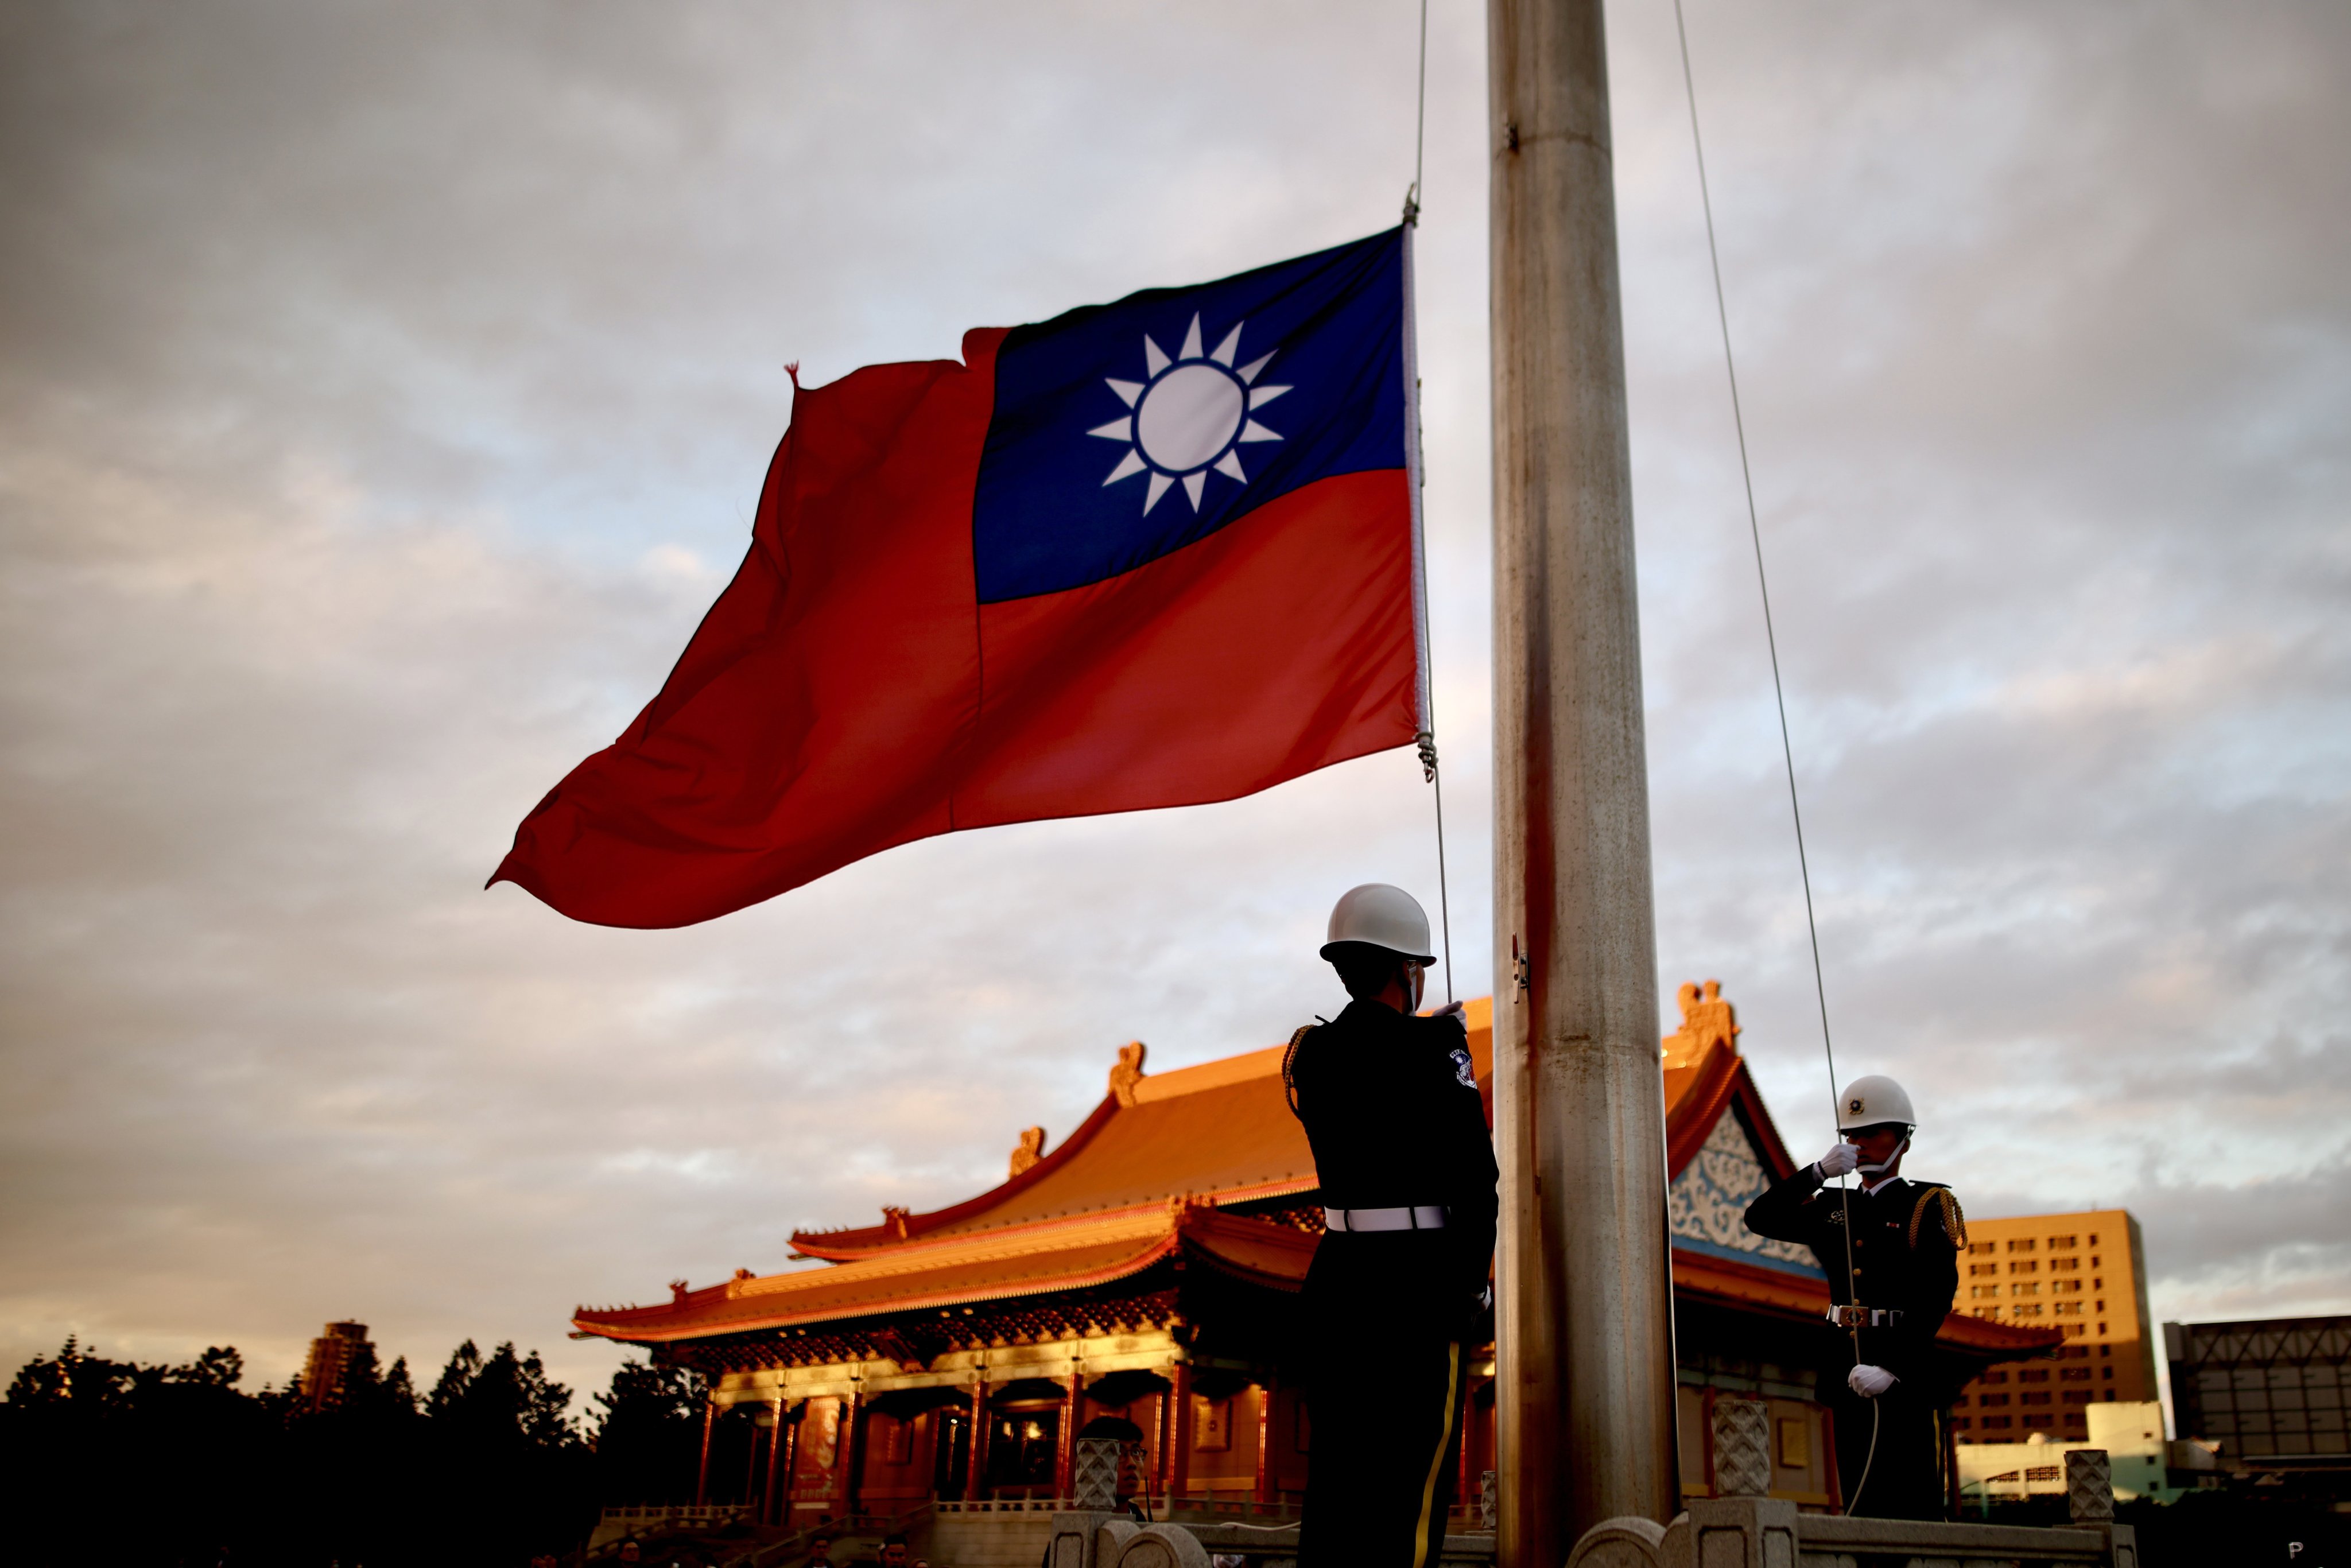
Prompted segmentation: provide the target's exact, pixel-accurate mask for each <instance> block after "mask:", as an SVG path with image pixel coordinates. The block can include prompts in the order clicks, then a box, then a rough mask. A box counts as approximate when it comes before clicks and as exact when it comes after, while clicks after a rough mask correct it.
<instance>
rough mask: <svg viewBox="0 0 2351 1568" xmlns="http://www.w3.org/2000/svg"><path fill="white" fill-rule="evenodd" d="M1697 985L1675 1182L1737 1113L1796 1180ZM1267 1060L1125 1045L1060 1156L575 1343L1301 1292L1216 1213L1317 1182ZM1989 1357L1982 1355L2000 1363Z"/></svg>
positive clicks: (1765, 1274)
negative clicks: (1152, 1061)
mask: <svg viewBox="0 0 2351 1568" xmlns="http://www.w3.org/2000/svg"><path fill="white" fill-rule="evenodd" d="M1681 1010H1682V1027H1681V1029H1680V1030H1677V1032H1676V1033H1674V1034H1672V1035H1669V1036H1667V1038H1666V1040H1665V1043H1664V1050H1663V1053H1662V1054H1663V1063H1662V1065H1663V1069H1664V1073H1665V1092H1666V1142H1667V1160H1668V1175H1669V1176H1678V1175H1680V1174H1681V1171H1682V1169H1683V1167H1684V1166H1687V1164H1688V1163H1689V1162H1690V1160H1691V1159H1692V1158H1693V1157H1694V1156H1695V1155H1697V1153H1698V1148H1699V1146H1700V1145H1703V1144H1704V1143H1705V1142H1706V1140H1707V1137H1708V1134H1710V1133H1711V1132H1712V1131H1713V1130H1714V1127H1715V1124H1716V1123H1717V1122H1718V1121H1719V1119H1720V1117H1721V1116H1722V1113H1723V1112H1724V1110H1725V1109H1726V1108H1727V1107H1728V1106H1729V1105H1730V1104H1731V1103H1734V1102H1736V1103H1738V1104H1739V1106H1740V1111H1741V1113H1742V1120H1743V1121H1744V1122H1745V1124H1747V1126H1748V1127H1749V1128H1750V1130H1751V1131H1752V1132H1753V1134H1754V1136H1755V1140H1756V1142H1757V1143H1758V1144H1759V1145H1761V1154H1762V1155H1763V1156H1764V1158H1765V1160H1766V1162H1767V1163H1768V1164H1769V1166H1771V1175H1772V1176H1774V1177H1780V1176H1787V1175H1789V1174H1790V1173H1792V1171H1793V1170H1794V1169H1795V1168H1796V1166H1795V1161H1794V1160H1793V1159H1792V1158H1791V1157H1790V1155H1789V1154H1788V1151H1787V1148H1786V1145H1784V1144H1782V1141H1781V1139H1780V1134H1779V1132H1778V1130H1777V1129H1776V1128H1775V1127H1774V1126H1773V1125H1772V1123H1771V1114H1770V1113H1769V1112H1768V1111H1767V1110H1766V1109H1765V1108H1764V1105H1763V1100H1762V1096H1761V1093H1760V1092H1757V1090H1756V1088H1755V1085H1754V1082H1753V1080H1752V1079H1751V1078H1750V1076H1749V1074H1748V1071H1747V1064H1746V1061H1744V1060H1743V1059H1742V1058H1741V1057H1740V1054H1739V1050H1738V1040H1737V1037H1738V1034H1739V1032H1740V1031H1739V1027H1738V1025H1737V1023H1736V1022H1735V1021H1734V1019H1733V1016H1732V1010H1731V1006H1730V1004H1729V1003H1728V1002H1725V1001H1722V1000H1721V999H1720V997H1719V988H1718V987H1717V986H1716V985H1715V984H1714V983H1713V982H1711V981H1708V983H1707V985H1706V986H1705V987H1704V988H1700V987H1698V986H1695V985H1692V986H1684V987H1683V988H1682V995H1681ZM1493 1017H1494V1009H1493V1002H1492V1000H1491V998H1480V999H1479V1000H1477V1001H1473V1002H1470V1003H1469V1004H1468V1020H1467V1021H1468V1025H1469V1051H1470V1055H1471V1058H1472V1060H1473V1061H1475V1063H1476V1066H1477V1071H1478V1080H1479V1090H1480V1091H1481V1092H1483V1093H1484V1094H1485V1096H1486V1100H1487V1108H1488V1114H1489V1118H1490V1116H1491V1113H1492V1105H1493V1038H1494V1037H1493ZM1282 1049H1283V1048H1282V1047H1280V1046H1273V1047H1270V1048H1268V1049H1266V1050H1263V1051H1249V1052H1247V1053H1245V1054H1243V1055H1239V1056H1232V1057H1227V1058H1225V1059H1223V1060H1222V1061H1209V1062H1204V1063H1202V1064H1200V1065H1199V1066H1196V1067H1186V1068H1180V1069H1178V1070H1176V1071H1173V1072H1167V1073H1161V1074H1157V1075H1152V1076H1145V1075H1144V1074H1143V1073H1142V1072H1141V1071H1139V1069H1140V1066H1141V1062H1142V1051H1141V1049H1140V1048H1139V1047H1134V1046H1130V1047H1129V1048H1128V1049H1127V1051H1124V1052H1122V1053H1121V1065H1120V1067H1119V1068H1118V1069H1116V1070H1113V1072H1112V1075H1111V1092H1109V1093H1107V1094H1105V1095H1104V1096H1103V1098H1102V1103H1101V1104H1099V1105H1097V1106H1096V1107H1095V1108H1094V1110H1093V1113H1092V1114H1091V1115H1089V1116H1088V1117H1087V1118H1086V1120H1085V1122H1084V1123H1083V1124H1081V1125H1080V1126H1079V1127H1078V1129H1077V1130H1076V1131H1075V1132H1073V1133H1071V1134H1070V1135H1069V1137H1068V1138H1066V1139H1064V1140H1063V1141H1062V1143H1061V1146H1060V1147H1058V1148H1056V1149H1054V1150H1052V1151H1051V1152H1050V1153H1049V1154H1046V1155H1043V1156H1042V1157H1041V1158H1040V1159H1039V1160H1038V1161H1037V1162H1036V1163H1035V1164H1034V1165H1032V1166H1029V1168H1028V1169H1026V1170H1024V1171H1022V1172H1020V1173H1019V1175H1017V1176H1012V1177H1010V1178H1009V1179H1008V1180H1007V1181H1005V1182H1004V1183H1002V1184H1001V1185H999V1186H995V1187H992V1188H990V1189H989V1190H988V1191H987V1192H984V1193H981V1194H980V1195H979V1196H977V1197H973V1198H969V1199H967V1200H966V1201H964V1202H962V1203H959V1204H955V1205H951V1206H950V1207H946V1208H941V1209H935V1210H932V1211H931V1212H929V1213H927V1214H913V1213H908V1212H906V1211H904V1210H899V1209H890V1210H885V1211H884V1212H885V1218H884V1219H883V1223H882V1224H880V1225H872V1226H865V1227H862V1228H851V1229H843V1230H830V1231H816V1232H809V1231H799V1232H795V1233H794V1234H793V1237H792V1242H793V1245H794V1246H795V1247H797V1248H798V1249H799V1251H800V1252H801V1253H803V1254H805V1255H806V1256H809V1257H811V1258H821V1259H825V1260H828V1261H830V1262H831V1263H832V1265H833V1266H832V1267H831V1268H824V1269H811V1270H800V1271H796V1272H792V1273H786V1274H771V1275H768V1276H766V1277H764V1278H752V1277H738V1278H737V1279H735V1280H731V1281H726V1283H724V1284H720V1285H713V1286H708V1287H705V1289H703V1290H699V1291H679V1292H678V1293H677V1294H676V1296H675V1298H674V1300H673V1301H666V1302H663V1303H661V1304H659V1305H656V1306H650V1307H625V1308H599V1309H592V1310H591V1309H588V1308H582V1309H581V1310H580V1312H579V1313H578V1314H577V1315H576V1317H575V1319H574V1324H575V1326H576V1327H578V1328H579V1329H580V1330H581V1331H583V1332H585V1333H591V1334H596V1335H600V1336H603V1337H608V1338H612V1339H620V1340H627V1341H631V1342H634V1343H653V1342H658V1341H668V1340H683V1339H696V1338H701V1337H705V1336H707V1335H711V1334H723V1333H741V1332H745V1331H750V1330H759V1329H771V1328H788V1327H792V1326H795V1325H801V1324H809V1323H816V1322H829V1321H832V1320H837V1319H842V1318H855V1317H864V1316H872V1315H874V1314H878V1313H883V1312H912V1311H925V1310H929V1309H934V1308H940V1307H946V1306H949V1305H960V1304H970V1303H974V1302H978V1301H998V1300H1002V1299H1005V1298H1008V1297H1015V1296H1027V1295H1041V1294H1046V1293H1050V1292H1052V1291H1073V1290H1082V1289H1085V1288H1088V1287H1090V1286H1095V1285H1102V1284H1107V1283H1111V1282H1113V1281H1118V1280H1123V1279H1128V1278H1131V1277H1133V1276H1134V1275H1136V1274H1139V1273H1141V1272H1142V1271H1143V1270H1145V1269H1148V1268H1150V1267H1151V1266H1152V1265H1153V1264H1155V1263H1156V1262H1158V1261H1160V1260H1162V1259H1165V1258H1168V1257H1172V1256H1173V1255H1174V1254H1175V1252H1176V1251H1178V1250H1179V1249H1180V1250H1183V1251H1186V1252H1187V1253H1188V1254H1189V1255H1191V1256H1194V1257H1196V1258H1198V1259H1200V1260H1202V1261H1204V1262H1206V1263H1207V1264H1208V1265H1209V1266H1211V1267H1213V1268H1216V1269H1217V1270H1221V1271H1223V1272H1226V1273H1229V1274H1234V1275H1237V1276H1238V1277H1240V1278H1243V1279H1247V1280H1251V1281H1255V1282H1257V1283H1259V1284H1264V1285H1268V1286H1271V1287H1274V1288H1276V1289H1283V1290H1294V1289H1296V1288H1297V1286H1298V1284H1299V1282H1300V1281H1302V1280H1303V1279H1304V1278H1305V1274H1306V1266H1307V1264H1308V1263H1309V1262H1310V1261H1311V1260H1312V1258H1313V1254H1314V1244H1315V1237H1314V1236H1313V1235H1312V1234H1311V1233H1310V1232H1307V1231H1302V1230H1299V1229H1296V1228H1290V1227H1288V1226H1282V1225H1278V1224H1273V1223H1270V1222H1267V1221H1264V1220H1258V1219H1251V1218H1246V1217H1243V1216H1239V1215H1233V1214H1223V1213H1219V1212H1217V1208H1218V1207H1219V1206H1232V1205H1236V1204H1244V1203H1249V1202H1253V1201H1256V1200H1258V1199H1261V1198H1268V1197H1281V1196H1284V1195H1287V1194H1290V1193H1306V1192H1311V1191H1312V1190H1313V1188H1314V1186H1315V1185H1316V1177H1315V1174H1314V1159H1313V1155H1312V1151H1311V1149H1309V1147H1308V1146H1307V1143H1306V1135H1305V1133H1304V1131H1303V1130H1302V1129H1301V1127H1300V1126H1299V1124H1298V1121H1297V1118H1296V1117H1294V1116H1292V1115H1291V1114H1290V1105H1289V1102H1288V1100H1287V1099H1286V1098H1285V1096H1284V1095H1283V1093H1282V1088H1281V1057H1282ZM1673 1261H1674V1288H1675V1291H1676V1292H1677V1294H1689V1295H1694V1296H1698V1297H1701V1298H1712V1299H1716V1300H1719V1301H1723V1302H1726V1303H1729V1304H1735V1305H1737V1306H1740V1307H1742V1308H1745V1309H1748V1310H1760V1311H1763V1312H1771V1313H1773V1314H1775V1315H1781V1316H1787V1317H1796V1318H1816V1317H1818V1316H1819V1315H1820V1312H1821V1311H1822V1309H1823V1307H1825V1306H1826V1305H1827V1302H1828V1291H1827V1286H1826V1284H1825V1282H1824V1281H1821V1280H1820V1279H1819V1278H1818V1277H1817V1276H1813V1275H1809V1274H1796V1273H1792V1272H1790V1271H1788V1270H1784V1269H1771V1268H1763V1267H1757V1266H1755V1265H1752V1264H1747V1263H1742V1262H1740V1261H1738V1260H1735V1259H1731V1258H1725V1257H1717V1256H1713V1255H1711V1254H1701V1253H1699V1252H1697V1251H1695V1250H1692V1249H1687V1248H1684V1247H1681V1246H1678V1245H1677V1246H1676V1247H1675V1249H1674V1258H1673ZM1942 1337H1943V1339H1944V1340H1945V1341H1946V1342H1948V1343H1952V1344H1953V1345H1954V1347H1955V1348H1959V1347H1965V1348H1966V1349H1969V1350H1972V1351H1975V1352H1977V1353H1978V1354H1982V1353H1984V1352H1991V1351H1997V1352H1998V1353H1999V1356H2000V1357H2008V1356H2014V1355H2019V1354H2030V1353H2031V1352H2032V1350H2034V1349H2036V1348H2042V1347H2044V1346H2045V1345H2047V1344H2053V1343H2056V1341H2057V1335H2056V1333H2055V1331H2053V1330H2046V1329H2039V1330H2035V1329H2021V1328H2016V1327H2013V1326H2011V1325H2008V1324H2002V1323H1990V1322H1982V1321H1980V1320H1979V1319H1975V1318H1967V1317H1954V1318H1952V1319H1951V1320H1950V1321H1949V1323H1948V1324H1947V1325H1946V1327H1945V1330H1944V1332H1943V1335H1942ZM1996 1358H1997V1357H1996Z"/></svg>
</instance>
